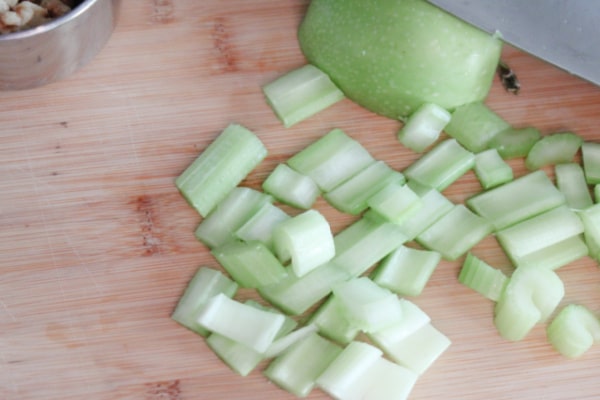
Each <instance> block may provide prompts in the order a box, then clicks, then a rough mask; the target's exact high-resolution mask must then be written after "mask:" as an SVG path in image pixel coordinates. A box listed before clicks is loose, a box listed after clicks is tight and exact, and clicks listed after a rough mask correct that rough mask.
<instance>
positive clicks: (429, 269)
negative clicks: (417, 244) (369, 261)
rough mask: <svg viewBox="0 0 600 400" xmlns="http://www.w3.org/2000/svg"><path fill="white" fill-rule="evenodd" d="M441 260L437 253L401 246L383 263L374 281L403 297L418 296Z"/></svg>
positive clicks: (374, 275) (379, 266)
mask: <svg viewBox="0 0 600 400" xmlns="http://www.w3.org/2000/svg"><path fill="white" fill-rule="evenodd" d="M440 260H441V254H440V253H438V252H437V251H429V250H420V249H415V248H411V247H406V246H400V247H398V248H397V249H396V250H394V251H393V252H392V253H390V254H389V255H388V256H386V257H385V258H384V259H383V260H382V261H381V263H380V264H379V265H378V266H377V269H376V270H375V271H374V273H373V277H372V279H373V281H374V282H375V283H377V284H378V285H380V286H382V287H384V288H387V289H389V290H391V291H393V292H394V293H397V294H399V295H401V296H418V295H420V294H421V293H422V292H423V289H424V288H425V285H426V284H427V282H428V281H429V278H430V277H431V275H432V274H433V271H434V270H435V268H436V267H437V266H438V264H439V262H440Z"/></svg>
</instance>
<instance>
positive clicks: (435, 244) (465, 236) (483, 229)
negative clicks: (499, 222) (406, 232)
mask: <svg viewBox="0 0 600 400" xmlns="http://www.w3.org/2000/svg"><path fill="white" fill-rule="evenodd" d="M492 232H493V226H492V224H491V223H490V222H488V221H487V220H486V219H485V218H482V217H480V216H479V215H477V214H475V213H473V212H472V211H471V210H469V209H468V208H467V207H465V206H464V205H462V204H459V205H456V206H454V208H453V209H452V210H450V212H448V213H447V214H446V215H444V216H443V217H441V218H440V219H439V220H437V221H436V222H434V223H433V225H431V226H430V227H429V228H427V229H426V230H425V231H424V232H423V233H421V234H420V235H419V236H417V238H416V240H417V242H418V243H419V244H420V245H421V246H423V247H425V248H426V249H429V250H433V251H437V252H439V253H440V254H441V255H442V258H444V259H445V260H456V259H457V258H459V257H460V256H462V255H463V254H465V253H466V252H467V251H469V250H470V249H471V248H472V247H473V246H475V245H476V244H477V243H479V242H480V241H481V240H483V239H484V238H485V237H486V236H487V235H489V234H490V233H492Z"/></svg>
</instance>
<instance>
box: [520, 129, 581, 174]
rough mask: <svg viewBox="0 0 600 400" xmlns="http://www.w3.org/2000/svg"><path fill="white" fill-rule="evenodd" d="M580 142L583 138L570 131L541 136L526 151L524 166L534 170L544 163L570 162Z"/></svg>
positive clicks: (544, 164)
mask: <svg viewBox="0 0 600 400" xmlns="http://www.w3.org/2000/svg"><path fill="white" fill-rule="evenodd" d="M582 143H583V139H581V137H579V136H578V135H576V134H574V133H572V132H561V133H554V134H552V135H548V136H543V137H541V138H540V139H539V140H538V141H537V142H535V143H534V145H533V146H532V147H531V149H530V150H529V152H528V153H527V157H526V159H525V166H526V167H527V168H529V169H530V170H536V169H539V168H541V167H543V166H546V165H557V164H563V163H568V162H572V161H573V158H574V157H575V154H576V153H577V151H578V150H579V148H580V147H581V144H582Z"/></svg>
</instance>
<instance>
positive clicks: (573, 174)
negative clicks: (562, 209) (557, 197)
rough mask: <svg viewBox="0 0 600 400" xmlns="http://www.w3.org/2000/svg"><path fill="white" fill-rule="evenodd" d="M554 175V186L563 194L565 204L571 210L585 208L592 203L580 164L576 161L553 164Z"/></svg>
mask: <svg viewBox="0 0 600 400" xmlns="http://www.w3.org/2000/svg"><path fill="white" fill-rule="evenodd" d="M554 176H555V177H556V187H558V190H560V191H561V192H562V193H563V194H564V195H565V198H566V200H567V205H568V206H569V207H570V208H571V209H572V210H585V209H586V208H588V207H591V206H592V205H593V204H594V200H592V195H591V193H590V189H589V188H588V185H587V182H586V181H585V175H584V172H583V168H582V167H581V165H579V164H577V163H564V164H558V165H555V166H554Z"/></svg>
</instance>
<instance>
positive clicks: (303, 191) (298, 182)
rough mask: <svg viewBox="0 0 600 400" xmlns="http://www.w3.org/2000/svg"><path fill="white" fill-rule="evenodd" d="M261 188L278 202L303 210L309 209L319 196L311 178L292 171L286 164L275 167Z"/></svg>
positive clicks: (319, 192)
mask: <svg viewBox="0 0 600 400" xmlns="http://www.w3.org/2000/svg"><path fill="white" fill-rule="evenodd" d="M262 188H263V190H264V191H265V192H266V193H269V194H270V195H272V196H273V197H275V199H277V200H279V201H280V202H282V203H285V204H289V205H290V206H292V207H296V208H301V209H305V210H307V209H309V208H311V207H312V206H313V204H314V203H315V201H317V197H319V195H320V194H321V191H320V190H319V188H318V186H317V184H316V183H315V182H314V181H313V180H312V178H310V177H309V176H306V175H302V174H301V173H299V172H296V171H294V170H293V169H292V168H290V167H289V166H287V165H286V164H279V165H277V167H275V169H274V170H273V172H271V174H270V175H269V176H268V177H267V179H266V180H265V181H264V182H263V185H262Z"/></svg>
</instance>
